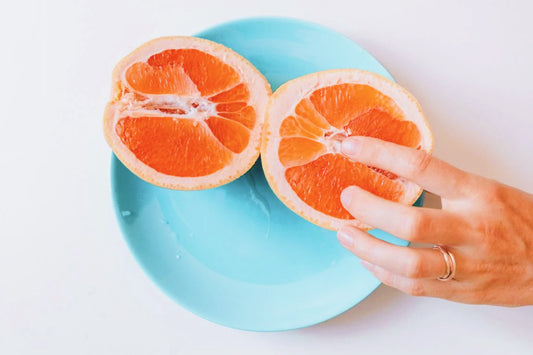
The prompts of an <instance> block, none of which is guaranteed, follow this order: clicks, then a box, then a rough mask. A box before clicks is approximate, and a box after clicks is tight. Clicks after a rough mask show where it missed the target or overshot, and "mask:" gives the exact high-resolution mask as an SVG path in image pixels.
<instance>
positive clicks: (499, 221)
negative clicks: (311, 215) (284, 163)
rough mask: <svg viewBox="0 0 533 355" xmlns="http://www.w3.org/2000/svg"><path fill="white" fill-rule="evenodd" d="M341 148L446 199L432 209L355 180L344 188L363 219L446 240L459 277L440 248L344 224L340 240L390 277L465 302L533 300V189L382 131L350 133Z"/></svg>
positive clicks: (398, 232) (407, 234) (345, 200)
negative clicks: (405, 243) (382, 136)
mask: <svg viewBox="0 0 533 355" xmlns="http://www.w3.org/2000/svg"><path fill="white" fill-rule="evenodd" d="M342 152H343V153H344V154H345V155H346V156H347V157H349V158H350V159H352V160H354V161H358V162H361V163H364V164H368V165H370V166H374V167H377V168H381V169H385V170H388V171H391V172H393V173H395V174H397V175H399V176H403V177H404V178H407V179H409V180H411V181H414V182H415V183H417V184H419V185H420V186H422V187H423V188H424V189H426V190H428V191H430V192H433V193H435V194H437V195H440V196H441V199H442V209H429V208H417V207H411V206H405V205H401V204H399V203H395V202H391V201H387V200H384V199H382V198H380V197H377V196H375V195H373V194H372V193H370V192H367V191H365V190H362V189H360V188H358V187H355V186H352V187H348V188H346V189H345V190H344V191H343V193H342V195H341V201H342V204H343V206H344V208H346V210H347V211H348V212H350V213H351V214H352V215H353V216H354V217H356V218H357V219H359V220H360V221H362V222H363V223H366V224H369V225H371V226H373V227H375V228H379V229H382V230H384V231H386V232H389V233H391V234H393V235H395V236H397V237H399V238H402V239H406V240H409V241H411V242H419V243H428V244H438V245H443V246H445V248H446V249H447V250H448V251H449V252H450V253H451V254H452V255H453V256H454V258H455V261H456V274H455V277H454V279H452V280H450V281H449V282H442V281H439V280H438V278H439V277H442V276H443V275H445V274H446V263H445V259H444V255H443V253H441V251H439V250H438V249H433V248H431V247H429V248H411V247H409V248H408V247H401V246H396V245H392V244H389V243H387V242H384V241H381V240H379V239H377V238H374V237H372V236H371V235H369V234H368V233H365V232H363V231H361V230H359V229H357V228H355V227H353V226H350V225H346V226H344V227H343V228H342V229H341V230H339V232H338V238H339V241H340V242H341V243H342V244H343V246H344V247H345V248H347V249H348V250H350V251H351V252H353V253H354V254H355V255H357V256H359V257H360V258H361V259H362V260H361V263H362V264H363V266H365V267H366V268H367V269H368V270H369V271H370V272H371V273H373V274H374V275H375V276H376V277H377V278H378V279H380V280H381V281H382V282H383V283H384V284H386V285H389V286H392V287H395V288H397V289H399V290H401V291H403V292H406V293H408V294H411V295H414V296H430V297H439V298H444V299H448V300H451V301H456V302H463V303H472V304H493V305H507V306H520V305H531V304H533V195H530V194H528V193H525V192H523V191H520V190H518V189H515V188H512V187H510V186H506V185H503V184H501V183H498V182H496V181H493V180H489V179H486V178H483V177H480V176H477V175H474V174H470V173H467V172H464V171H462V170H459V169H457V168H455V167H453V166H451V165H449V164H447V163H445V162H443V161H441V160H439V159H437V158H435V157H432V156H431V155H429V154H427V153H425V152H422V151H419V150H415V149H411V148H407V147H403V146H399V145H396V144H393V143H389V142H385V141H381V140H378V139H375V138H369V137H349V138H346V139H345V140H344V141H343V143H342Z"/></svg>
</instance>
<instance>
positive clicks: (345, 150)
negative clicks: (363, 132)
mask: <svg viewBox="0 0 533 355" xmlns="http://www.w3.org/2000/svg"><path fill="white" fill-rule="evenodd" d="M341 151H342V154H344V155H348V156H350V157H354V156H357V154H359V152H360V151H361V141H360V140H358V139H357V138H353V137H350V138H346V139H345V140H343V141H342V144H341Z"/></svg>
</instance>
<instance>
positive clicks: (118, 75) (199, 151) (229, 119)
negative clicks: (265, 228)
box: [104, 37, 271, 190]
mask: <svg viewBox="0 0 533 355" xmlns="http://www.w3.org/2000/svg"><path fill="white" fill-rule="evenodd" d="M112 79H113V83H112V93H111V100H110V102H109V103H108V105H107V107H106V110H105V114H104V133H105V137H106V140H107V142H108V143H109V145H110V146H111V148H112V149H113V152H114V153H115V154H116V156H117V157H118V158H119V159H120V160H121V161H122V163H123V164H124V165H125V166H127V167H128V168H129V169H130V170H131V171H132V172H133V173H134V174H136V175H137V176H139V177H140V178H142V179H144V180H146V181H148V182H150V183H152V184H155V185H158V186H162V187H166V188H172V189H180V190H198V189H206V188H211V187H215V186H219V185H222V184H225V183H228V182H230V181H232V180H234V179H236V178H238V177H239V176H241V175H243V174H244V173H245V172H246V171H248V169H250V167H251V166H252V165H253V164H254V162H255V161H256V160H257V157H258V156H259V150H260V144H261V132H262V128H263V121H264V114H265V109H266V104H267V101H268V98H269V96H270V94H271V90H270V86H269V84H268V82H267V80H266V79H265V77H264V76H263V75H262V74H261V73H260V72H259V71H258V70H257V69H256V68H255V67H254V66H253V65H252V64H251V63H250V62H248V61H247V60H246V59H244V58H243V57H242V56H240V55H239V54H237V53H236V52H234V51H232V50H231V49H229V48H227V47H225V46H223V45H221V44H218V43H215V42H211V41H208V40H204V39H200V38H195V37H164V38H158V39H154V40H152V41H150V42H148V43H146V44H144V45H142V46H141V47H139V48H137V49H136V50H134V51H133V52H132V53H131V54H129V55H128V56H126V57H125V58H124V59H123V60H121V61H120V62H119V63H118V64H117V66H116V67H115V69H114V71H113V78H112Z"/></svg>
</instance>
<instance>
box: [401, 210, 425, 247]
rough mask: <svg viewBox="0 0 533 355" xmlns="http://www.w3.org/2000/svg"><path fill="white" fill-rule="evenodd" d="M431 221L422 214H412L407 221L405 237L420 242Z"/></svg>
mask: <svg viewBox="0 0 533 355" xmlns="http://www.w3.org/2000/svg"><path fill="white" fill-rule="evenodd" d="M430 222H431V221H429V220H428V218H427V217H425V216H424V215H423V214H421V213H416V212H415V213H412V214H410V215H408V216H407V218H406V220H405V232H404V234H405V237H406V238H408V239H409V240H413V241H418V240H420V239H422V237H423V234H424V233H425V232H426V229H427V226H428V224H429V223H430Z"/></svg>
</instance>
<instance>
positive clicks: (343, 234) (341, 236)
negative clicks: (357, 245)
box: [337, 226, 354, 249]
mask: <svg viewBox="0 0 533 355" xmlns="http://www.w3.org/2000/svg"><path fill="white" fill-rule="evenodd" d="M337 239H338V240H339V242H340V243H341V244H342V245H343V246H344V247H345V248H347V249H350V248H351V247H353V244H354V241H353V239H354V236H353V231H352V230H351V228H349V227H347V226H344V227H342V228H341V229H339V231H338V232H337Z"/></svg>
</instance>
